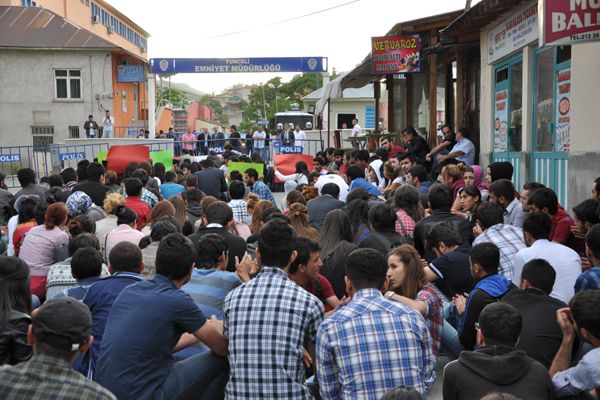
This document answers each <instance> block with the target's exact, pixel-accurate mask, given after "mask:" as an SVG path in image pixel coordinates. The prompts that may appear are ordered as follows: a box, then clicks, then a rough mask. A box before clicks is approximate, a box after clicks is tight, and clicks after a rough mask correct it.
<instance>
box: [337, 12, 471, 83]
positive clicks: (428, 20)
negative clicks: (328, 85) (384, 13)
mask: <svg viewBox="0 0 600 400" xmlns="http://www.w3.org/2000/svg"><path fill="white" fill-rule="evenodd" d="M462 13H463V10H457V11H451V12H448V13H445V14H439V15H432V16H430V17H425V18H419V19H415V20H412V21H405V22H399V23H397V24H396V25H394V26H393V27H392V29H390V31H389V32H387V33H386V34H385V35H384V36H394V35H405V34H414V33H420V32H427V31H430V30H432V29H439V28H440V27H444V26H446V25H447V24H449V23H450V22H452V21H454V20H456V19H457V18H458V17H459V16H460V15H461V14H462ZM427 54H429V53H428V51H427V50H426V49H421V56H422V57H424V56H426V55H427ZM377 78H378V76H377V75H372V74H371V55H370V54H369V55H367V57H365V59H364V60H363V61H362V62H361V63H360V64H358V65H357V66H356V67H355V68H354V69H353V70H352V71H350V72H348V73H347V74H346V76H344V78H342V81H341V86H342V89H346V88H361V87H363V86H365V85H367V84H369V83H371V82H373V81H375V80H376V79H377Z"/></svg>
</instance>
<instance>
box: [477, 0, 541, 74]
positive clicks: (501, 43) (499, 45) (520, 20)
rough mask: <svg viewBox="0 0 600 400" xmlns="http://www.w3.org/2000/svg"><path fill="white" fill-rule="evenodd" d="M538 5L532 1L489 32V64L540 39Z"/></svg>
mask: <svg viewBox="0 0 600 400" xmlns="http://www.w3.org/2000/svg"><path fill="white" fill-rule="evenodd" d="M538 37H539V35H538V5H537V3H536V2H535V1H534V2H530V3H527V4H526V5H525V6H523V7H521V8H519V9H518V10H517V11H515V12H514V13H512V14H511V15H509V16H508V17H507V18H506V19H504V20H502V22H500V23H499V24H498V25H496V26H495V27H494V28H492V29H491V30H490V31H489V32H488V64H492V63H494V62H496V61H498V60H499V59H501V58H503V57H504V56H507V55H508V54H511V53H512V52H514V51H517V50H519V49H521V48H522V47H525V46H527V45H528V44H529V43H531V42H534V41H536V40H538Z"/></svg>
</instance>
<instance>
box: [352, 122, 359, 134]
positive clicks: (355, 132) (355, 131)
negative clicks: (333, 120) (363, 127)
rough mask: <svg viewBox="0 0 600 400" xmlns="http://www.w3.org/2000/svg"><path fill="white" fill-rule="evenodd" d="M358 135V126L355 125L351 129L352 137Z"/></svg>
mask: <svg viewBox="0 0 600 400" xmlns="http://www.w3.org/2000/svg"><path fill="white" fill-rule="evenodd" d="M358 135H360V125H359V124H356V125H354V126H353V127H352V137H357V136H358Z"/></svg>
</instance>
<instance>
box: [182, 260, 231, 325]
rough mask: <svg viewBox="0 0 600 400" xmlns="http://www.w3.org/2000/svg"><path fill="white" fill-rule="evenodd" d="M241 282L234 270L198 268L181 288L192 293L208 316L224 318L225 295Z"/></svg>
mask: <svg viewBox="0 0 600 400" xmlns="http://www.w3.org/2000/svg"><path fill="white" fill-rule="evenodd" d="M241 284H242V281H241V280H240V278H238V276H237V275H236V274H234V273H233V272H227V271H219V270H217V269H214V268H213V269H202V268H196V269H194V271H193V272H192V278H191V279H190V281H189V282H188V283H186V284H185V285H183V286H182V288H181V290H183V291H184V292H186V293H187V294H189V295H190V297H191V298H192V300H194V303H196V305H197V306H198V308H199V309H200V310H201V311H202V314H204V315H205V316H206V317H208V318H210V316H211V315H216V316H217V318H218V319H220V320H222V319H223V301H224V300H225V297H226V296H227V294H228V293H229V292H230V291H232V290H233V289H235V288H236V287H238V286H240V285H241Z"/></svg>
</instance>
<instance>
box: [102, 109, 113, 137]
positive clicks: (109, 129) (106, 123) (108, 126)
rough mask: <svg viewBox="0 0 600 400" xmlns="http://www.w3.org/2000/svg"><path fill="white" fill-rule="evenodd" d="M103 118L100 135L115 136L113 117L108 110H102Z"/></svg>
mask: <svg viewBox="0 0 600 400" xmlns="http://www.w3.org/2000/svg"><path fill="white" fill-rule="evenodd" d="M104 113H105V114H104V119H103V120H102V126H103V128H102V137H103V138H114V137H115V117H113V116H112V115H110V110H104Z"/></svg>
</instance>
